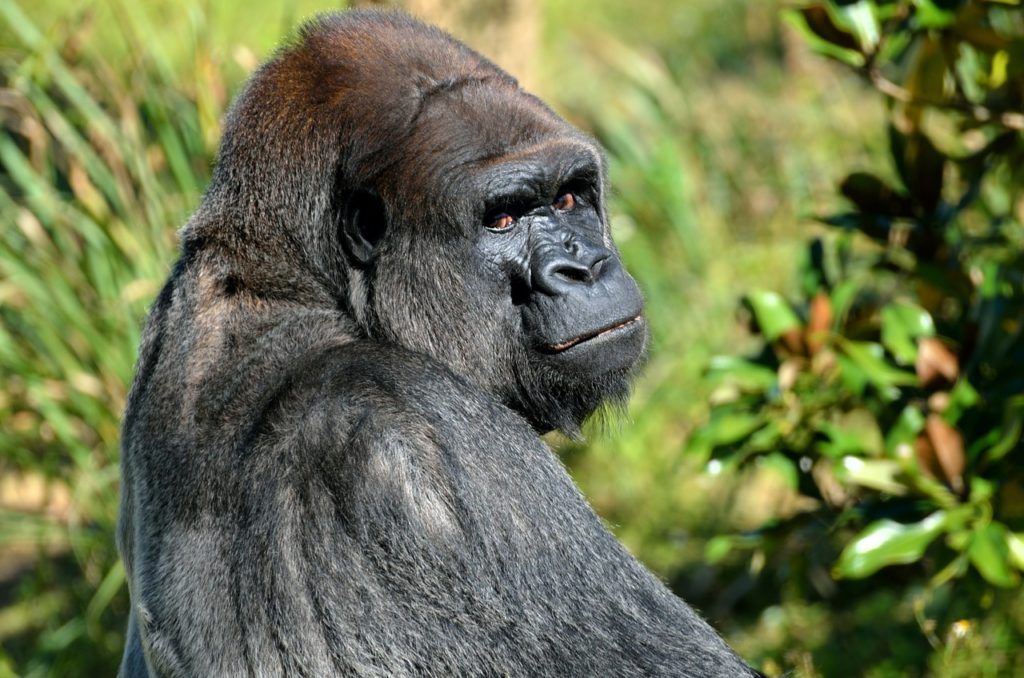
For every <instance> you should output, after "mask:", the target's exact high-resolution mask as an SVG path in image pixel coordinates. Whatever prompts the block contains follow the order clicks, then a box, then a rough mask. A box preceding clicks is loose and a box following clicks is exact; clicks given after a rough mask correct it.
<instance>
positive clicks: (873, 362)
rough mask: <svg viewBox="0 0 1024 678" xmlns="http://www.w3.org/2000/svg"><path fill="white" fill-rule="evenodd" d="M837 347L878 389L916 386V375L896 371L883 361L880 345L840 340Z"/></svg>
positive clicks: (883, 352)
mask: <svg viewBox="0 0 1024 678" xmlns="http://www.w3.org/2000/svg"><path fill="white" fill-rule="evenodd" d="M839 346H840V348H841V349H842V350H843V352H844V353H845V354H846V355H847V356H849V358H850V360H852V361H853V362H854V363H856V365H857V367H859V368H860V369H861V370H863V371H864V375H865V376H866V377H867V379H868V380H869V381H870V382H871V383H872V384H874V385H875V386H877V387H878V388H879V389H887V388H889V387H893V386H915V385H917V376H916V375H914V374H911V373H910V372H904V371H903V370H900V369H897V368H896V367H893V366H892V365H890V364H889V363H888V362H887V361H886V360H885V351H884V350H883V349H882V346H881V345H880V344H876V343H875V342H871V341H851V340H848V339H844V340H840V342H839Z"/></svg>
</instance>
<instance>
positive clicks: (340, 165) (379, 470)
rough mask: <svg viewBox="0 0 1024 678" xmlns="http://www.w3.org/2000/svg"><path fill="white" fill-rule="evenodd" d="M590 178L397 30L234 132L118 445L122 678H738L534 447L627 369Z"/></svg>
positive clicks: (610, 255)
mask: <svg viewBox="0 0 1024 678" xmlns="http://www.w3.org/2000/svg"><path fill="white" fill-rule="evenodd" d="M607 191H608V188H607V183H606V161H605V158H604V157H603V155H602V152H601V151H600V149H599V148H598V147H597V146H596V144H595V142H593V141H592V140H591V139H589V138H588V137H587V136H585V135H583V134H581V133H580V132H578V131H577V130H575V129H573V128H572V127H571V126H569V125H568V124H567V123H566V122H564V121H563V120H562V119H561V118H559V117H558V116H557V115H556V114H555V113H553V112H552V111H551V110H550V109H549V108H548V107H547V106H545V105H544V104H543V103H542V102H541V101H540V100H538V99H536V98H534V97H533V96H531V95H530V94H527V93H525V92H524V91H522V90H521V89H519V86H518V84H517V83H516V81H515V80H514V79H512V78H511V77H510V76H508V75H507V74H506V73H504V72H503V71H501V70H500V69H498V68H497V67H496V66H495V65H493V64H492V63H490V62H489V61H487V60H486V59H484V58H483V57H481V56H480V55H478V54H477V53H475V52H473V51H471V50H470V49H468V48H467V47H465V46H463V45H462V44H460V43H459V42H457V41H455V40H454V39H452V38H451V37H449V36H448V35H446V34H444V33H443V32H441V31H439V30H437V29H434V28H430V27H427V26H424V25H423V24H420V23H418V22H417V21H415V20H414V19H412V18H409V17H407V16H405V15H401V14H395V13H386V12H373V11H361V12H345V13H340V14H332V15H326V16H322V17H320V18H318V19H316V20H314V21H312V22H311V23H309V24H307V25H306V26H305V27H304V28H302V29H301V30H300V31H299V34H298V35H297V36H296V38H295V39H294V40H293V41H292V42H291V43H290V44H288V45H286V46H285V47H284V48H282V49H281V50H280V51H279V52H278V53H277V54H276V55H275V56H274V57H273V58H272V59H271V60H270V61H269V62H268V63H266V64H265V65H263V66H262V67H261V68H260V69H259V70H258V71H257V72H256V73H255V75H253V77H252V78H251V80H250V81H249V83H248V84H247V86H246V87H245V89H244V91H243V92H242V93H241V94H240V95H239V97H238V98H237V100H236V101H235V102H234V104H233V106H232V108H231V110H230V112H229V114H228V115H227V118H226V122H225V129H224V137H223V140H222V145H221V148H220V152H219V156H218V160H217V164H216V169H215V172H214V176H213V179H212V182H211V185H210V187H209V189H208V191H207V193H206V194H205V196H204V198H203V200H202V203H201V205H200V207H199V209H198V210H197V211H196V212H195V214H194V215H193V216H192V218H191V219H190V220H189V221H188V223H187V224H186V225H185V226H184V228H183V229H182V231H181V253H180V259H179V260H178V262H177V263H176V264H175V266H174V268H173V271H172V273H171V275H170V278H169V280H168V281H167V283H166V285H165V286H164V288H163V290H162V291H161V293H160V295H159V297H158V298H157V300H156V302H155V303H154V305H153V307H152V309H151V312H150V315H149V318H148V321H147V324H146V329H145V332H144V335H143V338H142V342H141V347H140V351H139V358H138V365H137V371H136V376H135V381H134V384H133V386H132V389H131V393H130V396H129V403H128V407H127V411H126V414H125V419H124V428H123V444H122V454H123V461H122V473H123V481H122V501H121V512H120V521H119V528H118V546H119V549H120V552H121V555H122V558H123V560H124V565H125V570H126V572H127V577H128V582H129V590H130V593H131V600H132V611H131V618H130V621H129V628H128V639H127V646H126V649H125V653H124V658H123V663H122V668H121V675H124V676H133V677H134V676H243V675H247V676H279V675H285V676H329V675H360V676H405V675H428V676H452V675H460V676H498V675H505V676H526V675H529V676H556V675H562V676H564V675H581V676H582V675H586V676H631V675H664V676H754V675H759V674H757V673H756V672H755V671H753V669H751V668H750V667H748V666H747V665H746V664H745V663H744V662H743V661H742V660H741V659H739V658H738V657H737V656H736V655H735V654H734V653H733V652H732V651H731V650H730V649H729V648H728V647H727V645H726V644H725V643H724V642H723V640H722V639H721V638H720V637H719V636H718V635H717V634H716V633H715V632H714V631H713V630H712V629H711V628H710V627H709V626H708V625H707V623H705V622H704V621H703V620H702V619H701V618H700V617H699V616H698V615H697V614H696V613H695V612H694V611H693V610H691V609H690V608H689V607H688V606H687V605H686V604H685V603H683V602H682V601H681V600H679V599H678V598H676V597H675V596H674V595H672V594H671V593H670V592H669V591H668V589H667V588H666V587H665V586H664V585H663V584H662V583H661V582H660V581H659V580H658V579H657V578H656V577H655V576H654V575H652V574H651V573H650V572H649V571H648V570H647V569H645V568H644V567H643V566H642V565H641V564H640V563H639V562H637V561H636V560H635V559H634V558H633V557H631V556H630V555H629V553H627V552H626V550H625V549H624V548H623V547H622V546H621V545H620V544H619V542H618V541H616V539H615V538H614V537H613V536H612V535H611V534H610V533H609V532H608V530H607V529H606V528H605V527H604V525H603V524H602V522H601V520H600V519H599V518H598V517H597V516H596V515H595V514H594V512H593V510H592V509H591V508H590V507H589V505H588V504H587V502H586V501H585V500H584V499H583V497H581V495H580V493H579V492H578V490H577V489H576V487H575V486H574V484H573V482H572V481H571V480H570V478H569V476H568V474H567V473H566V472H565V469H564V468H563V467H562V465H561V464H560V463H559V461H558V459H557V458H556V457H555V456H554V454H553V453H552V452H551V450H550V449H549V448H548V447H547V446H546V445H545V444H544V442H543V441H542V440H541V438H540V435H541V434H542V433H544V432H547V431H550V430H554V429H560V430H562V431H566V432H568V433H570V434H574V433H576V432H578V430H579V426H580V424H581V422H582V421H583V420H584V419H585V418H586V417H587V416H588V415H589V414H591V413H592V412H593V411H594V410H595V409H596V408H598V407H599V406H601V404H602V403H606V402H613V403H614V402H615V401H621V399H623V398H624V397H625V395H626V394H627V391H628V388H629V382H630V379H631V376H632V375H633V373H634V371H635V369H636V365H637V363H638V361H639V360H640V358H641V356H642V354H643V352H644V350H645V344H646V341H647V339H646V337H647V331H646V326H645V320H644V317H643V314H642V299H641V295H640V293H639V291H638V289H637V286H636V284H635V283H634V281H633V279H632V278H631V277H630V276H629V274H628V273H627V272H626V270H625V269H624V268H623V265H622V262H621V260H620V258H619V256H618V254H617V252H616V250H615V247H614V245H613V243H612V240H611V237H610V235H609V228H608V217H607V213H606V210H605V197H606V194H607Z"/></svg>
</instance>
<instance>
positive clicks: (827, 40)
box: [782, 5, 864, 66]
mask: <svg viewBox="0 0 1024 678" xmlns="http://www.w3.org/2000/svg"><path fill="white" fill-rule="evenodd" d="M782 17H783V20H784V21H786V22H787V23H788V24H789V25H791V26H792V27H793V28H794V29H795V30H796V32H797V33H799V34H800V37H801V38H802V39H803V40H804V42H806V43H807V45H808V46H809V47H810V48H811V49H813V50H814V51H815V52H817V53H819V54H822V55H824V56H827V57H831V58H833V59H836V60H837V61H841V62H843V63H845V64H848V65H850V66H862V65H863V64H864V55H863V54H861V53H860V51H859V46H858V44H857V40H856V38H855V37H854V36H853V35H851V34H850V33H849V32H848V31H845V30H843V29H841V28H839V27H837V26H835V24H834V22H833V21H832V18H831V17H830V16H829V15H828V13H827V12H826V11H825V10H824V8H823V7H821V6H820V5H819V6H813V7H809V8H804V9H802V10H794V11H790V12H784V13H783V15H782Z"/></svg>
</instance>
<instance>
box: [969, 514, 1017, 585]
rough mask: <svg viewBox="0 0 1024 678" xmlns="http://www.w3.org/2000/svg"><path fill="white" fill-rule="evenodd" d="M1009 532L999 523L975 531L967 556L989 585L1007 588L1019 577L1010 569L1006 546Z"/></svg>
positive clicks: (1007, 546) (1015, 582) (1008, 551)
mask: <svg viewBox="0 0 1024 678" xmlns="http://www.w3.org/2000/svg"><path fill="white" fill-rule="evenodd" d="M1007 534H1009V531H1008V530H1007V529H1006V526H1005V525H1003V524H1001V523H990V524H988V525H986V526H985V527H983V528H981V529H980V530H976V531H975V533H974V536H973V538H972V539H971V545H970V547H969V548H968V550H967V555H968V556H969V557H970V559H971V564H972V565H974V567H975V568H976V569H977V570H978V572H980V573H981V576H982V577H984V578H985V580H986V581H988V582H989V583H990V584H994V585H996V586H1001V587H1003V588H1009V587H1011V586H1015V585H1016V584H1017V583H1018V582H1019V581H1020V577H1019V576H1018V575H1017V574H1016V573H1015V572H1013V571H1012V570H1011V569H1010V548H1009V545H1008V544H1007V539H1006V537H1007Z"/></svg>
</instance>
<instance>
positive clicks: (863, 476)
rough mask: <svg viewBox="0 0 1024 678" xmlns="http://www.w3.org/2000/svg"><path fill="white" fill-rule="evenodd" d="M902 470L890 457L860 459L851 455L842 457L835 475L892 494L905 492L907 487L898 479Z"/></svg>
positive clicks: (846, 480)
mask: <svg viewBox="0 0 1024 678" xmlns="http://www.w3.org/2000/svg"><path fill="white" fill-rule="evenodd" d="M902 472H903V469H902V467H901V466H900V464H899V463H898V462H896V461H894V460H892V459H861V458H860V457H854V456H852V455H850V456H846V457H843V462H842V464H841V465H840V466H839V467H838V468H837V470H836V475H837V476H838V477H839V478H840V479H841V480H843V481H845V482H847V483H852V484H854V485H860V486H861V487H867V488H870V489H872V490H878V491H879V492H886V493H888V494H893V495H902V494H906V493H907V487H906V485H904V484H903V483H901V482H900V481H899V480H898V477H899V476H900V474H901V473H902Z"/></svg>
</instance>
